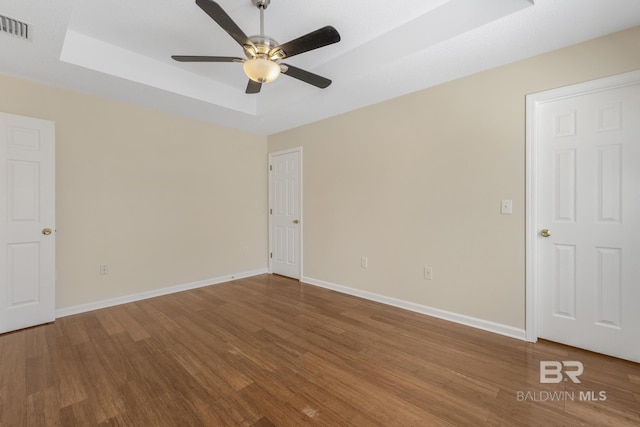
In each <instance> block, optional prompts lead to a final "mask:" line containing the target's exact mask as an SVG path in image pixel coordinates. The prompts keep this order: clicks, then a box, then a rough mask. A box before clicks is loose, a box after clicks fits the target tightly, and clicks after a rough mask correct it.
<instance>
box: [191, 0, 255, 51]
mask: <svg viewBox="0 0 640 427" xmlns="http://www.w3.org/2000/svg"><path fill="white" fill-rule="evenodd" d="M196 4H197V5H198V6H200V9H202V10H203V11H204V12H205V13H206V14H207V15H209V16H210V17H211V19H213V20H214V21H216V23H217V24H218V25H220V27H222V29H223V30H225V31H226V32H227V34H229V35H230V36H231V37H233V39H234V40H235V41H236V42H238V44H239V45H240V46H242V47H244V46H251V47H254V48H255V46H254V45H253V42H252V41H251V40H249V37H247V35H246V34H245V33H244V32H243V31H242V30H241V29H240V27H238V25H237V24H236V23H235V22H234V21H233V19H231V17H230V16H229V15H227V12H225V11H224V9H222V7H220V5H219V4H218V3H216V2H214V1H211V0H196Z"/></svg>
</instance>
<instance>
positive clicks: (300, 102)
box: [0, 0, 640, 135]
mask: <svg viewBox="0 0 640 427" xmlns="http://www.w3.org/2000/svg"><path fill="white" fill-rule="evenodd" d="M218 3H219V4H220V5H221V6H222V8H223V9H224V10H225V11H226V12H227V14H228V15H230V16H231V18H232V19H233V20H234V21H235V22H236V23H237V24H238V26H239V27H240V28H242V29H243V31H244V32H245V33H246V34H247V35H252V34H257V33H259V28H260V18H259V17H260V14H259V11H258V9H257V8H256V7H255V6H254V5H253V4H252V2H251V0H218ZM0 15H4V16H8V17H10V18H13V19H17V20H20V21H23V22H26V23H28V24H30V26H31V35H32V39H31V40H28V41H25V40H21V39H19V38H17V37H14V36H11V35H6V34H0V52H2V59H1V60H0V73H1V74H5V75H10V76H18V77H23V78H27V79H30V80H35V81H40V82H43V83H47V84H51V85H55V86H59V87H64V88H68V89H72V90H76V91H81V92H85V93H91V94H95V95H98V96H102V97H107V98H111V99H117V100H122V101H125V102H129V103H132V104H136V105H142V106H146V107H151V108H155V109H158V110H161V111H166V112H170V113H174V114H179V115H183V116H187V117H192V118H196V119H199V120H204V121H208V122H212V123H218V124H222V125H225V126H231V127H234V128H238V129H243V130H247V131H250V132H256V133H260V134H264V135H269V134H273V133H276V132H280V131H283V130H286V129H290V128H294V127H297V126H300V125H303V124H306V123H311V122H314V121H317V120H320V119H323V118H326V117H331V116H334V115H337V114H340V113H344V112H347V111H350V110H353V109H356V108H361V107H364V106H366V105H370V104H373V103H377V102H381V101H384V100H386V99H390V98H394V97H397V96H401V95H404V94H407V93H410V92H415V91H417V90H421V89H424V88H427V87H430V86H434V85H437V84H440V83H443V82H446V81H449V80H453V79H456V78H459V77H462V76H465V75H469V74H473V73H476V72H479V71H482V70H485V69H489V68H493V67H497V66H500V65H504V64H507V63H510V62H514V61H517V60H520V59H524V58H527V57H531V56H534V55H538V54H540V53H544V52H548V51H551V50H554V49H558V48H561V47H564V46H568V45H572V44H575V43H579V42H581V41H585V40H589V39H592V38H595V37H599V36H602V35H605V34H609V33H613V32H616V31H619V30H623V29H626V28H631V27H634V26H637V25H640V1H637V0H606V1H603V0H535V1H534V0H402V1H392V0H368V1H366V2H354V1H344V0H322V1H310V0H272V2H271V4H270V5H269V7H268V8H267V10H266V11H265V33H266V34H267V35H269V36H271V37H272V38H274V39H276V40H277V41H278V42H280V43H284V42H287V41H289V40H291V39H294V38H297V37H299V36H301V35H303V34H307V33H309V32H311V31H314V30H316V29H318V28H320V27H323V26H325V25H332V26H334V27H335V28H336V29H337V30H338V31H339V32H340V35H341V37H342V40H341V41H340V42H339V43H337V44H334V45H330V46H327V47H324V48H321V49H317V50H314V51H311V52H307V53H304V54H302V55H298V56H295V57H293V58H290V59H287V61H286V62H287V63H290V64H291V65H294V66H296V67H299V68H303V69H305V70H308V71H312V72H314V73H316V74H320V75H322V76H324V77H327V78H330V79H331V80H333V84H332V85H331V86H330V87H329V88H327V89H324V90H323V89H318V88H316V87H314V86H311V85H308V84H305V83H303V82H301V81H299V80H296V79H292V78H289V77H288V76H284V75H283V76H280V78H278V80H276V81H275V82H273V83H268V84H264V85H263V87H262V92H261V93H260V94H257V95H247V94H245V93H244V91H245V88H246V85H247V77H246V76H245V75H244V73H243V71H242V66H241V64H236V63H178V62H175V61H173V60H172V59H171V55H218V56H243V55H242V49H241V48H240V46H239V45H238V44H237V43H236V42H235V41H234V40H233V39H232V38H231V37H230V36H229V35H228V34H227V33H225V32H224V30H222V29H221V28H220V27H219V26H218V25H217V24H216V23H215V22H214V21H213V20H211V18H209V16H207V15H206V14H205V13H204V12H203V11H202V10H201V9H200V8H199V7H198V6H197V5H196V4H195V1H193V0H136V1H131V0H109V1H104V0H56V1H51V0H3V1H2V2H0Z"/></svg>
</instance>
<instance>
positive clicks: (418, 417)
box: [0, 275, 640, 427]
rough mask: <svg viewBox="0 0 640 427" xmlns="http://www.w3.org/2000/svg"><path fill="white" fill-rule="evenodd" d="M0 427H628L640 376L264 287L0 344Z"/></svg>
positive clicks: (147, 305)
mask: <svg viewBox="0 0 640 427" xmlns="http://www.w3.org/2000/svg"><path fill="white" fill-rule="evenodd" d="M541 360H558V361H563V360H576V361H581V362H582V363H583V364H584V373H583V374H582V375H581V376H580V377H579V378H580V380H581V381H582V382H581V383H580V384H574V383H573V382H572V381H568V382H562V383H560V384H540V374H539V365H540V361H541ZM601 391H602V392H604V393H605V395H604V396H605V397H606V400H604V401H602V400H585V398H586V397H587V396H589V397H593V396H594V395H592V394H591V392H595V397H597V398H599V397H601V395H600V394H599V393H600V392H601ZM581 392H582V394H581ZM572 395H573V397H574V398H573V399H571V396H572ZM581 397H582V399H580V398H581ZM0 425H2V426H12V427H13V426H23V425H28V426H55V425H60V426H92V425H102V426H145V427H147V426H218V425H220V426H236V425H237V426H254V427H258V426H260V427H266V426H301V425H322V426H403V427H404V426H441V425H442V426H451V425H454V426H481V425H488V426H498V425H505V426H512V425H531V426H543V425H544V426H553V425H558V426H560V425H562V426H573V425H596V426H605V425H606V426H638V425H640V365H638V364H634V363H631V362H625V361H621V360H617V359H614V358H609V357H605V356H601V355H598V354H594V353H590V352H587V351H582V350H578V349H574V348H570V347H565V346H562V345H558V344H554V343H550V342H544V341H543V342H539V343H537V344H531V343H526V342H522V341H519V340H516V339H511V338H506V337H503V336H500V335H496V334H492V333H489V332H484V331H480V330H477V329H472V328H468V327H464V326H461V325H456V324H453V323H449V322H446V321H442V320H438V319H434V318H430V317H427V316H423V315H420V314H416V313H412V312H408V311H404V310H401V309H397V308H393V307H388V306H385V305H382V304H378V303H374V302H371V301H366V300H362V299H359V298H355V297H351V296H347V295H342V294H339V293H336V292H332V291H329V290H325V289H321V288H316V287H313V286H308V285H303V284H300V283H298V282H297V281H293V280H290V279H286V278H282V277H278V276H270V275H264V276H259V277H254V278H250V279H244V280H238V281H235V282H231V283H226V284H221V285H216V286H211V287H207V288H201V289H197V290H192V291H187V292H182V293H178V294H173V295H169V296H164V297H159V298H153V299H148V300H144V301H140V302H136V303H130V304H125V305H121V306H117V307H112V308H108V309H103V310H97V311H94V312H90V313H85V314H80V315H76V316H70V317H65V318H61V319H58V320H57V321H56V322H55V323H54V324H49V325H44V326H38V327H34V328H31V329H27V330H23V331H18V332H14V333H10V334H5V335H2V336H0Z"/></svg>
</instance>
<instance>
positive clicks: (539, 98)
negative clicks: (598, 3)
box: [525, 70, 640, 342]
mask: <svg viewBox="0 0 640 427" xmlns="http://www.w3.org/2000/svg"><path fill="white" fill-rule="evenodd" d="M638 83H640V70H638V71H631V72H628V73H623V74H618V75H614V76H610V77H604V78H600V79H596V80H591V81H588V82H584V83H578V84H574V85H570V86H565V87H561V88H558V89H552V90H548V91H544V92H538V93H532V94H529V95H527V96H526V137H525V150H526V186H525V192H526V195H525V199H526V206H527V208H526V211H525V216H526V219H525V220H526V226H525V230H526V231H525V232H526V234H525V246H526V247H525V266H526V267H525V330H526V340H527V341H530V342H536V341H537V340H538V307H539V304H538V288H539V286H538V277H537V270H538V262H537V259H536V254H537V250H538V245H537V243H538V238H537V236H538V232H537V230H539V229H540V225H539V224H538V217H537V213H538V212H537V208H538V207H537V205H536V201H537V199H538V195H539V194H538V186H537V178H538V176H539V171H538V166H539V165H538V163H537V160H536V159H537V155H538V144H539V141H538V134H537V131H536V126H537V125H538V120H537V111H538V110H537V108H538V106H539V105H541V104H544V103H547V102H553V101H557V100H560V99H564V98H572V97H575V96H579V95H586V94H590V93H596V92H601V91H605V90H609V89H616V88H621V87H625V86H630V85H634V84H638Z"/></svg>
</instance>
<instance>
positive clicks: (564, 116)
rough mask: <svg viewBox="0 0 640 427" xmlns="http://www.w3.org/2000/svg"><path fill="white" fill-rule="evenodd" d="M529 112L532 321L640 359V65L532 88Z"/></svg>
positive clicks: (552, 336) (566, 338)
mask: <svg viewBox="0 0 640 427" xmlns="http://www.w3.org/2000/svg"><path fill="white" fill-rule="evenodd" d="M528 115H529V124H528V125H529V126H530V129H529V132H530V140H529V141H528V143H529V144H530V145H531V147H530V148H531V150H530V151H529V154H528V155H529V157H530V162H529V166H530V168H531V170H530V175H529V178H530V182H529V184H530V187H529V190H530V191H531V196H532V197H531V199H530V201H531V203H532V207H531V209H532V210H531V211H530V215H531V218H530V221H529V227H528V236H529V239H530V245H529V249H530V250H529V258H528V261H529V262H528V264H530V268H531V271H529V273H530V275H529V277H528V282H527V286H528V287H532V290H534V291H537V299H536V294H535V293H532V292H528V307H527V308H528V310H529V312H530V313H531V314H533V315H534V317H535V316H537V325H536V324H535V323H533V322H535V319H529V322H528V324H527V329H529V328H534V329H535V326H537V328H538V330H537V337H540V338H545V339H549V340H552V341H557V342H561V343H564V344H568V345H572V346H575V347H580V348H584V349H588V350H592V351H595V352H598V353H603V354H608V355H611V356H616V357H620V358H623V359H628V360H633V361H636V362H640V73H630V74H626V75H622V76H618V77H614V78H608V79H602V80H598V81H594V82H589V83H586V84H582V85H576V86H572V87H568V88H562V89H557V90H554V91H550V92H545V93H542V94H535V95H530V96H529V97H528ZM528 291H529V289H528ZM536 301H537V304H535V305H532V303H534V302H536Z"/></svg>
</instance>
